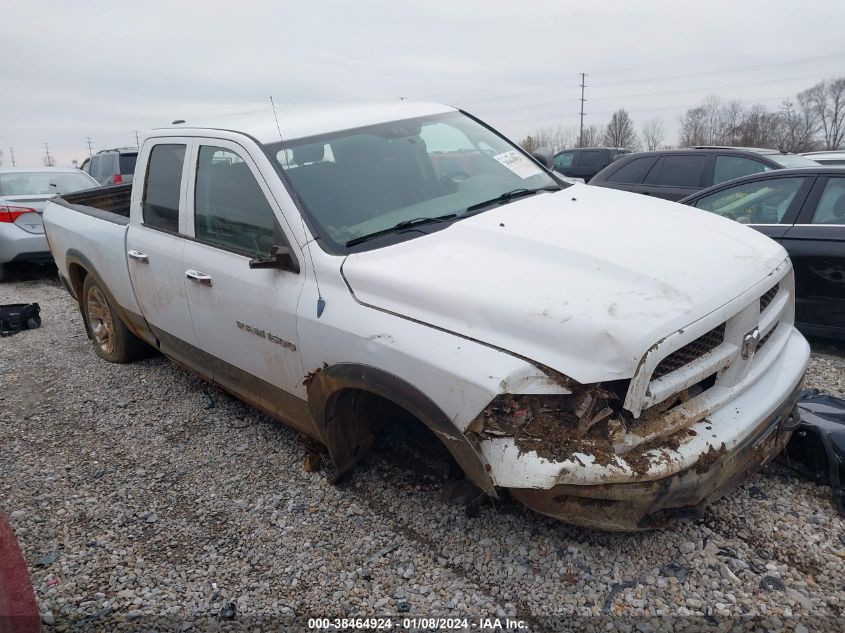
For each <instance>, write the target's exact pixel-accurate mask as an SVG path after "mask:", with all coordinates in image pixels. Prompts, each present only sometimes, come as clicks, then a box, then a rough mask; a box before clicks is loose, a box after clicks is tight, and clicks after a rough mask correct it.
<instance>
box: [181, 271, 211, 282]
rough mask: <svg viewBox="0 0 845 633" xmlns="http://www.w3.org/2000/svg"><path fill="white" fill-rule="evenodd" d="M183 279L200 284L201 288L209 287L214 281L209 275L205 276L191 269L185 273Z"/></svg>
mask: <svg viewBox="0 0 845 633" xmlns="http://www.w3.org/2000/svg"><path fill="white" fill-rule="evenodd" d="M185 277H187V278H188V279H190V280H191V281H193V282H194V283H198V284H202V285H203V286H211V284H212V282H213V281H214V279H213V278H212V277H211V275H207V274H205V273H204V272H200V271H199V270H194V269H193V268H191V269H190V270H186V271H185Z"/></svg>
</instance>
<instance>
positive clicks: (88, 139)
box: [85, 136, 94, 156]
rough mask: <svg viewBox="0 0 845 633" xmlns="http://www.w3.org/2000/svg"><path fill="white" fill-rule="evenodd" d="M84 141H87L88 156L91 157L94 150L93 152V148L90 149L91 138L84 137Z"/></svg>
mask: <svg viewBox="0 0 845 633" xmlns="http://www.w3.org/2000/svg"><path fill="white" fill-rule="evenodd" d="M85 140H86V141H88V156H93V155H94V150H93V148H92V147H91V137H90V136H86V137H85Z"/></svg>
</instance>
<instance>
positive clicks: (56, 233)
mask: <svg viewBox="0 0 845 633" xmlns="http://www.w3.org/2000/svg"><path fill="white" fill-rule="evenodd" d="M131 195H132V185H131V184H125V185H123V184H121V185H116V186H113V187H103V188H100V189H90V190H86V191H80V192H77V193H72V194H67V195H65V196H61V197H56V198H52V199H51V200H50V201H49V202H48V203H47V206H46V207H45V208H44V216H43V217H44V230H45V231H46V233H47V239H48V241H49V243H50V250H51V251H52V253H53V258H54V259H55V261H56V266H57V267H58V269H59V274H60V275H61V276H62V277H63V278H64V279H65V280H70V279H71V277H72V275H71V270H70V269H71V267H72V266H73V265H74V264H75V263H82V264H84V267H85V268H86V269H88V270H89V271H91V272H93V273H94V274H96V275H97V277H99V278H100V280H101V281H102V283H103V285H104V286H105V287H106V288H108V290H109V291H110V292H111V294H112V296H113V298H114V300H115V301H116V302H117V304H118V305H119V306H120V307H122V308H124V309H126V310H130V311H132V312H134V313H135V314H140V307H139V306H138V302H137V301H136V299H135V293H134V292H133V290H132V283H131V281H130V279H129V268H128V264H127V260H126V231H127V229H128V228H129V199H130V197H131Z"/></svg>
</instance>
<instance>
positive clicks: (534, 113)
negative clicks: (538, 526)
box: [0, 0, 845, 166]
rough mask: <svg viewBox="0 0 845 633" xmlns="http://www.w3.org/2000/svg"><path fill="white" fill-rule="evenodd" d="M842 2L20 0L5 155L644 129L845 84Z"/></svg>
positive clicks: (14, 14) (3, 43)
mask: <svg viewBox="0 0 845 633" xmlns="http://www.w3.org/2000/svg"><path fill="white" fill-rule="evenodd" d="M843 24H845V1H843V0H813V2H804V3H796V2H795V0H759V1H750V0H732V1H727V0H707V1H706V2H702V1H701V0H696V1H688V0H666V1H665V0H649V1H639V0H626V1H624V2H623V1H622V0H616V1H608V0H589V1H587V2H583V1H581V2H577V3H576V2H561V1H558V2H540V1H533V0H522V1H521V2H515V1H513V0H511V1H509V2H504V1H499V0H451V1H448V2H447V1H442V2H441V1H439V0H425V1H418V2H415V3H413V4H411V3H410V2H396V1H395V0H394V1H390V0H349V1H346V2H341V1H334V0H331V1H329V0H327V1H319V0H316V1H311V2H301V1H300V2H291V1H290V0H281V1H280V0H275V1H272V2H271V1H266V2H261V1H246V0H240V1H239V2H237V3H235V2H226V3H219V4H218V3H217V2H214V1H213V0H206V1H204V2H187V1H180V0H175V1H174V0H169V1H167V2H159V1H157V0H155V1H147V0H136V1H135V2H132V3H131V6H130V3H127V2H120V1H117V2H116V1H115V0H109V1H107V2H99V1H96V2H94V1H85V0H78V1H76V2H67V1H61V2H48V1H44V2H34V1H32V0H30V1H27V2H19V1H18V0H4V3H3V9H2V12H0V59H2V62H0V85H2V91H1V92H2V97H0V150H2V151H3V162H4V165H9V164H10V162H9V147H14V150H15V157H16V159H17V163H18V165H19V166H20V165H27V164H29V165H37V164H40V163H41V160H42V157H43V155H44V146H43V144H44V142H45V141H47V142H49V143H50V149H51V153H52V154H53V155H54V156H56V158H57V164H60V165H65V164H70V161H71V160H72V159H74V158H76V159H79V160H80V161H81V159H83V158H84V157H85V156H87V154H88V149H87V145H86V142H85V137H86V136H91V137H92V138H93V139H94V149H95V151H96V150H97V149H101V148H103V147H115V146H123V145H134V143H135V134H134V130H140V131H143V130H145V129H148V128H151V127H156V126H158V125H161V124H166V123H169V122H170V121H172V120H173V119H177V118H183V119H186V120H190V119H192V118H199V117H207V116H211V115H218V114H228V113H235V112H242V111H248V110H253V109H256V108H261V107H264V106H266V104H267V102H268V97H269V95H271V94H272V95H273V96H274V98H275V100H276V102H277V103H308V102H313V101H326V100H331V101H337V100H371V99H393V98H398V97H400V96H402V97H407V98H411V99H423V100H434V101H442V102H446V103H449V104H452V105H456V106H460V107H463V108H465V109H467V110H469V111H470V112H472V113H473V114H476V115H478V116H480V117H482V118H483V119H485V120H486V121H488V122H489V123H491V124H492V125H493V126H495V127H497V128H498V129H499V130H500V131H502V132H504V133H505V134H506V135H508V136H510V137H512V138H514V139H515V140H518V139H519V138H521V137H523V136H524V135H525V134H527V133H529V132H531V131H532V130H534V129H535V128H537V127H539V126H546V125H557V124H561V125H563V126H568V125H576V124H577V122H578V107H579V104H578V97H579V96H580V95H579V92H580V88H579V87H578V83H579V81H580V76H579V73H580V72H582V71H583V72H587V73H589V76H588V78H587V84H588V87H587V99H588V101H587V105H586V112H587V113H588V116H587V117H586V122H587V123H599V124H602V125H604V124H605V123H606V122H607V119H608V118H609V116H610V114H611V113H612V112H613V111H614V110H615V109H617V108H620V107H624V108H626V109H627V110H628V111H629V112H630V113H631V115H632V117H633V118H634V120H635V122H636V123H637V125H638V127H639V126H640V125H641V124H642V123H643V122H645V121H646V120H647V119H650V118H661V119H663V120H664V122H665V124H666V127H667V129H668V130H669V133H670V138H669V139H667V140H668V141H671V142H674V141H675V132H676V128H677V118H678V116H679V115H680V114H681V113H682V112H683V111H684V110H685V109H686V108H687V107H689V106H692V105H697V104H698V103H699V102H700V101H701V100H702V99H703V98H704V97H706V96H707V95H709V94H717V95H719V96H721V97H723V98H726V99H740V100H742V101H743V102H745V103H753V102H762V103H765V104H766V105H768V106H770V107H774V106H776V105H777V104H778V103H779V102H780V101H781V100H782V99H784V98H786V97H791V96H794V95H795V93H797V92H799V91H800V90H802V89H804V88H807V87H809V86H811V85H812V84H814V83H816V82H817V81H819V80H821V79H824V78H827V77H831V76H835V75H845V37H843V30H842V28H843Z"/></svg>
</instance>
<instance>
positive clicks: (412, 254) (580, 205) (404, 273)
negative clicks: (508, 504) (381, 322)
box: [343, 185, 786, 383]
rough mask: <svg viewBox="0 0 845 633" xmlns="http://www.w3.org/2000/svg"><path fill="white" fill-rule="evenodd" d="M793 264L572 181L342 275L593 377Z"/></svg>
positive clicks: (451, 324)
mask: <svg viewBox="0 0 845 633" xmlns="http://www.w3.org/2000/svg"><path fill="white" fill-rule="evenodd" d="M785 258H786V251H785V250H784V249H783V248H782V247H781V246H780V245H779V244H777V243H776V242H774V241H773V240H770V239H769V238H768V237H765V236H764V235H761V234H760V233H758V232H757V231H754V230H753V229H750V228H748V227H745V226H742V225H741V224H738V223H736V222H733V221H731V220H726V219H723V218H720V217H718V216H715V215H713V214H710V213H707V212H704V211H698V210H696V209H693V208H690V207H687V206H684V205H680V204H677V203H674V202H667V201H663V200H656V199H654V198H648V197H645V196H641V195H639V194H632V193H627V192H621V191H615V190H613V189H604V188H599V187H590V186H588V185H575V186H572V187H569V188H567V189H565V190H563V191H560V192H556V193H546V194H543V193H541V194H537V195H535V196H532V197H530V198H525V199H522V200H518V201H515V202H512V203H510V204H507V205H504V206H502V207H499V208H494V209H491V210H489V211H487V212H484V213H481V214H479V215H477V216H474V217H471V218H467V219H466V220H462V221H458V222H455V223H454V224H453V225H452V226H450V227H447V228H446V229H443V230H440V231H436V232H434V233H432V234H431V235H426V236H422V237H419V238H416V239H413V240H409V241H406V242H402V243H399V244H395V245H392V246H387V247H384V248H380V249H376V250H373V251H368V252H363V253H357V254H353V255H350V256H349V257H348V258H347V259H346V261H345V262H344V264H343V274H344V276H345V278H346V280H347V282H348V284H349V286H350V288H351V289H352V292H353V293H354V295H355V297H356V298H357V299H358V300H359V301H360V302H362V303H364V304H366V305H369V306H372V307H375V308H379V309H383V310H388V311H390V312H394V313H396V314H399V315H402V316H405V317H408V318H411V319H414V320H416V321H421V322H423V323H427V324H430V325H433V326H436V327H438V328H442V329H445V330H448V331H450V332H455V333H457V334H460V335H463V336H467V337H470V338H472V339H475V340H478V341H481V342H484V343H487V344H489V345H493V346H495V347H498V348H501V349H504V350H507V351H509V352H511V353H514V354H517V355H520V356H523V357H525V358H528V359H531V360H533V361H535V362H538V363H541V364H543V365H547V366H549V367H552V368H554V369H556V370H558V371H560V372H562V373H564V374H566V375H568V376H571V377H572V378H574V379H575V380H578V381H579V382H582V383H592V382H598V381H600V380H612V379H617V378H630V377H631V376H633V374H634V372H635V370H636V367H637V364H638V363H639V361H640V359H641V358H642V356H643V355H644V354H645V353H646V351H647V350H648V349H649V348H650V347H651V346H652V345H654V344H655V343H657V342H658V341H659V340H661V339H662V338H664V337H665V336H667V335H669V334H670V333H672V332H673V331H675V330H678V329H680V328H682V327H685V326H687V325H689V324H690V323H692V322H694V321H696V320H698V319H699V318H701V317H703V316H705V315H706V314H708V313H710V312H712V311H713V310H715V309H717V308H719V307H721V306H723V305H725V304H726V303H728V302H730V301H731V300H732V299H734V298H736V297H737V296H739V295H740V294H742V293H743V292H744V291H747V290H749V289H750V288H751V287H752V286H754V285H755V284H756V283H758V282H760V281H761V280H762V279H764V278H765V277H766V276H767V275H768V274H770V273H771V272H772V270H774V269H775V268H776V267H777V266H778V264H780V263H781V262H782V261H783V260H784V259H785Z"/></svg>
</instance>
